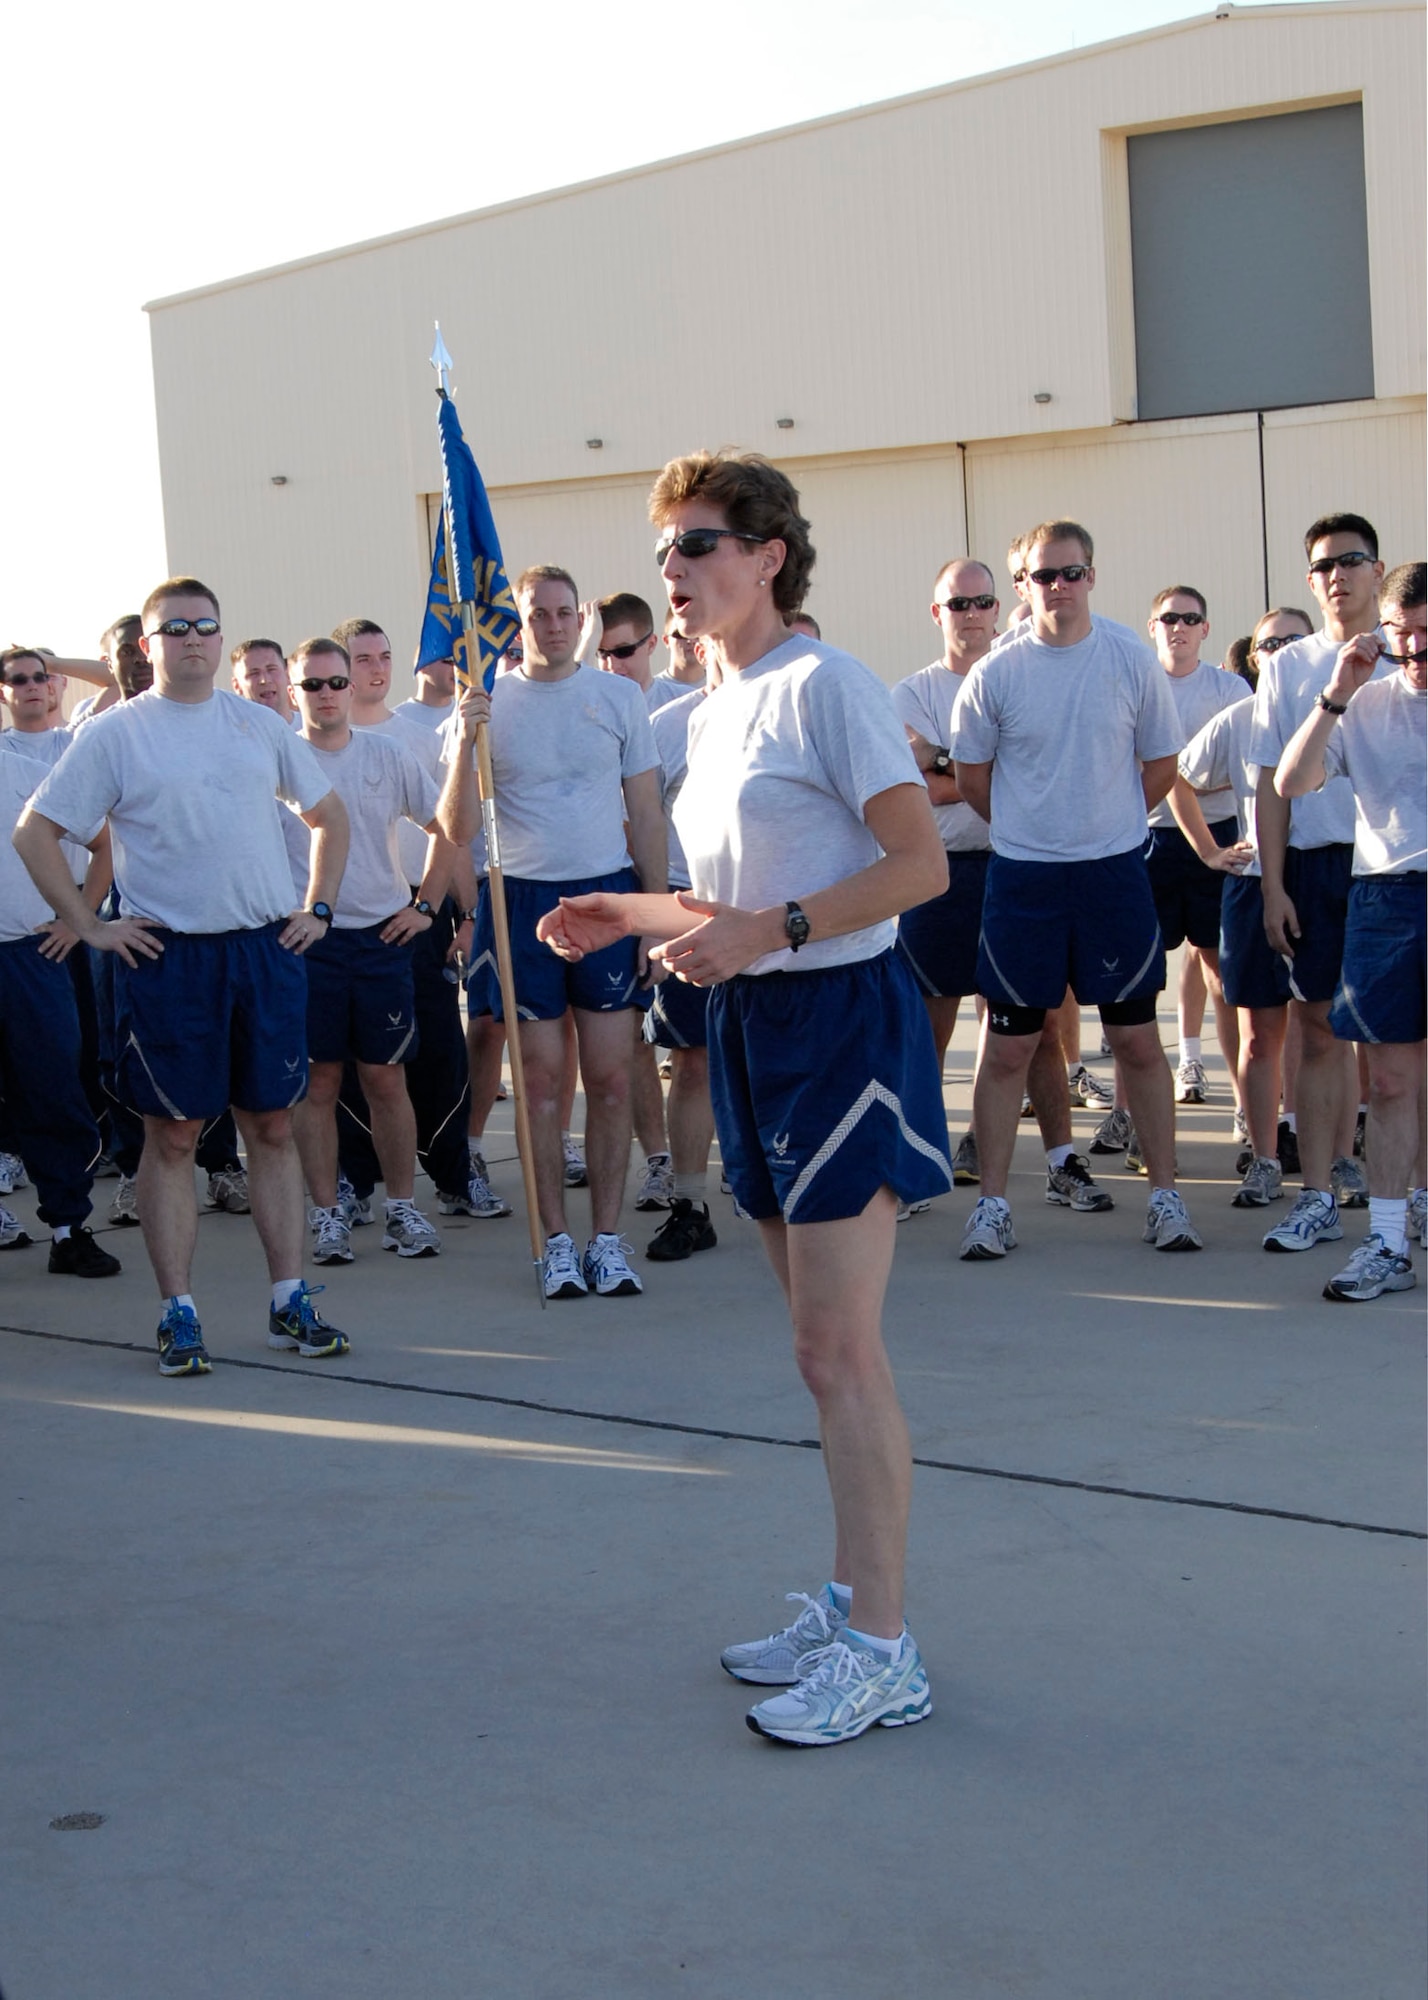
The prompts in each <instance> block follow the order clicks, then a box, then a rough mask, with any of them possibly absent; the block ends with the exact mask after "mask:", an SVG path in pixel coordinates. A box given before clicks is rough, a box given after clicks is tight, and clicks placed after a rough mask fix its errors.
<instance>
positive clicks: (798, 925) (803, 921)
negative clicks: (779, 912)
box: [783, 903, 810, 951]
mask: <svg viewBox="0 0 1428 2000" xmlns="http://www.w3.org/2000/svg"><path fill="white" fill-rule="evenodd" d="M784 909H785V910H786V911H787V912H788V914H787V916H785V918H784V920H783V934H784V936H785V937H786V938H787V939H788V948H789V950H790V951H797V950H798V948H799V946H800V945H803V944H807V943H808V933H809V929H810V925H809V922H808V919H807V917H806V916H804V914H803V912H802V910H800V909H799V907H798V905H797V903H785V904H784Z"/></svg>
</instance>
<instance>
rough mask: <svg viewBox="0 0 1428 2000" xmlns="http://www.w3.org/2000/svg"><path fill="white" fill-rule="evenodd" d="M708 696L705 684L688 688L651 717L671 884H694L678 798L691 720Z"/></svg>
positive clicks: (675, 886)
mask: <svg viewBox="0 0 1428 2000" xmlns="http://www.w3.org/2000/svg"><path fill="white" fill-rule="evenodd" d="M703 699H704V690H703V688H685V690H684V692H683V694H682V695H681V696H680V698H679V700H677V701H667V702H665V703H664V705H663V706H662V707H661V708H659V709H658V710H657V711H656V712H655V713H654V714H653V715H652V716H651V717H650V727H651V728H652V729H653V731H654V740H655V749H656V750H658V752H659V802H660V804H661V805H662V806H663V807H664V817H665V828H666V834H667V837H668V841H669V886H670V888H671V889H687V888H688V887H689V886H690V879H689V863H688V862H687V861H686V860H685V858H684V849H683V848H682V847H681V846H680V844H679V835H678V834H677V833H676V832H675V828H674V802H675V800H676V799H677V798H678V797H679V794H680V791H681V789H682V787H683V785H684V780H685V778H686V776H687V775H688V772H689V724H690V721H691V719H692V718H693V715H694V712H695V710H696V709H697V708H698V706H699V704H700V702H702V701H703Z"/></svg>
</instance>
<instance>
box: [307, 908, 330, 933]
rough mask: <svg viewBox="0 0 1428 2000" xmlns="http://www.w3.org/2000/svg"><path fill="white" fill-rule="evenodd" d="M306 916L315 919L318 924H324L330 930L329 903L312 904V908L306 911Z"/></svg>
mask: <svg viewBox="0 0 1428 2000" xmlns="http://www.w3.org/2000/svg"><path fill="white" fill-rule="evenodd" d="M308 915H309V916H310V917H316V918H317V919H318V921H319V922H320V923H324V924H326V925H327V927H328V929H329V930H330V929H331V928H332V905H331V903H314V904H313V906H312V908H311V909H310V910H309V911H308Z"/></svg>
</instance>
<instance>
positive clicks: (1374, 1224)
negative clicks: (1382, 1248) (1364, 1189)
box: [1369, 1194, 1408, 1257]
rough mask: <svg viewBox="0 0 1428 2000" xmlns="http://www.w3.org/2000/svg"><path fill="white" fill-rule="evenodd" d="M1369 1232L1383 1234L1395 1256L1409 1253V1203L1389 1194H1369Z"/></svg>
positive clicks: (1404, 1255)
mask: <svg viewBox="0 0 1428 2000" xmlns="http://www.w3.org/2000/svg"><path fill="white" fill-rule="evenodd" d="M1369 1233H1370V1235H1373V1236H1381V1237H1382V1238H1383V1240H1384V1242H1385V1243H1386V1244H1387V1245H1388V1247H1389V1249H1390V1250H1392V1251H1393V1253H1394V1255H1395V1256H1398V1257H1406V1256H1407V1255H1408V1203H1407V1202H1406V1201H1394V1200H1392V1199H1391V1198H1390V1197H1389V1196H1388V1195H1378V1194H1371V1195H1370V1196H1369Z"/></svg>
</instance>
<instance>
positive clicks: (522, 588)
mask: <svg viewBox="0 0 1428 2000" xmlns="http://www.w3.org/2000/svg"><path fill="white" fill-rule="evenodd" d="M538 583H563V584H566V585H568V587H569V590H570V594H571V596H572V597H573V598H574V599H575V602H576V604H577V605H578V604H579V603H580V592H579V591H578V590H577V589H576V588H575V578H574V577H573V576H572V575H571V574H570V571H569V570H568V569H562V568H561V567H560V564H559V563H532V564H531V565H530V567H529V569H523V570H522V571H521V573H520V575H519V576H518V577H517V578H516V580H515V582H514V583H513V584H512V585H511V595H512V597H515V598H521V597H524V596H525V595H526V594H527V592H528V591H532V590H534V589H535V587H536V585H537V584H538Z"/></svg>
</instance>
